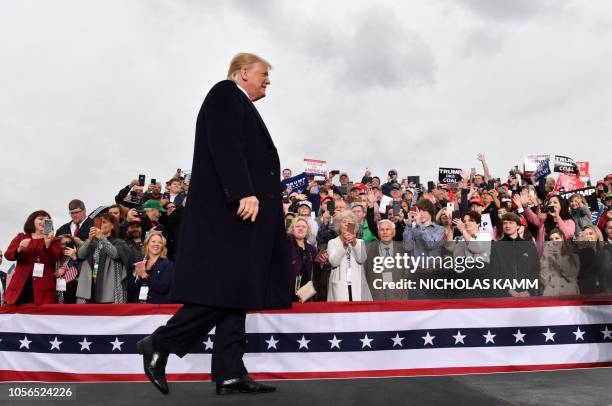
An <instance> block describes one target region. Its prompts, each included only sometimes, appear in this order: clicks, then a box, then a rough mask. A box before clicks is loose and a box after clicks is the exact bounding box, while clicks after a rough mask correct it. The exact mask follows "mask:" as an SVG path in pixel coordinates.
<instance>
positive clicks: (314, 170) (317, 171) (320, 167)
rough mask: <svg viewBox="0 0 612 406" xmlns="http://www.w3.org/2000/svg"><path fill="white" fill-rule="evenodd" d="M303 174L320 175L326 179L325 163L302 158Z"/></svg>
mask: <svg viewBox="0 0 612 406" xmlns="http://www.w3.org/2000/svg"><path fill="white" fill-rule="evenodd" d="M304 172H305V173H306V174H307V175H321V176H325V177H327V161H321V160H320V159H312V158H304Z"/></svg>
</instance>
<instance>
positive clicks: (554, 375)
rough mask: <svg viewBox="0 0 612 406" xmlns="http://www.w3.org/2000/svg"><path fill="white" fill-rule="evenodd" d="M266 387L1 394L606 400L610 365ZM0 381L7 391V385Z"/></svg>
mask: <svg viewBox="0 0 612 406" xmlns="http://www.w3.org/2000/svg"><path fill="white" fill-rule="evenodd" d="M274 384H275V385H276V386H277V387H278V391H277V392H276V393H273V394H265V395H231V396H217V395H216V394H215V393H214V386H213V384H212V383H210V382H185V383H171V386H170V391H171V392H170V395H168V396H163V395H162V394H160V393H159V392H157V390H156V389H155V388H154V387H153V386H152V385H151V384H149V383H98V384H77V385H76V397H77V401H76V402H74V401H72V402H71V401H68V400H64V401H26V400H19V401H6V400H3V401H0V404H2V405H7V406H8V405H22V406H25V405H31V404H43V405H53V404H57V405H66V404H70V403H73V404H78V405H79V406H81V405H87V406H89V405H104V406H110V405H130V406H132V405H134V406H135V405H147V406H153V405H155V406H157V405H248V406H252V405H253V406H257V405H265V406H275V405H282V406H301V405H308V406H325V405H333V406H343V405H359V406H369V405H385V406H396V405H446V404H448V405H455V406H458V405H471V406H474V405H476V406H489V405H538V406H540V405H580V406H586V405H589V406H590V405H612V368H596V369H582V370H568V371H553V372H522V373H506V374H487V375H463V376H442V377H415V378H385V379H327V380H305V381H286V380H285V381H275V382H274ZM9 385H11V384H6V383H5V384H0V390H2V391H3V393H6V390H7V388H6V387H7V386H9Z"/></svg>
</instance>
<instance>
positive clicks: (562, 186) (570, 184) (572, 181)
mask: <svg viewBox="0 0 612 406" xmlns="http://www.w3.org/2000/svg"><path fill="white" fill-rule="evenodd" d="M585 186H586V184H585V183H584V182H583V181H581V180H580V178H578V177H577V176H575V175H569V174H566V173H562V174H561V175H559V177H558V178H557V182H556V183H555V189H554V191H555V192H560V191H563V192H571V191H573V190H577V189H582V188H584V187H585Z"/></svg>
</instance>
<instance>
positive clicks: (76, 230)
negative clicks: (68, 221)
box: [72, 224, 81, 235]
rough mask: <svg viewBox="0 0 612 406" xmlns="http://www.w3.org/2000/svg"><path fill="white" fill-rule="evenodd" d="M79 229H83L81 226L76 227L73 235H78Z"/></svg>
mask: <svg viewBox="0 0 612 406" xmlns="http://www.w3.org/2000/svg"><path fill="white" fill-rule="evenodd" d="M79 228H81V225H80V224H77V225H76V227H75V228H74V234H72V235H77V233H78V232H79Z"/></svg>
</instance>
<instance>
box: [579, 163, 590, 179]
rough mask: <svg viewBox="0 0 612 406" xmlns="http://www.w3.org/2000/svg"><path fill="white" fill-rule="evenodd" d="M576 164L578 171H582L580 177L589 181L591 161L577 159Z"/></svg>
mask: <svg viewBox="0 0 612 406" xmlns="http://www.w3.org/2000/svg"><path fill="white" fill-rule="evenodd" d="M576 166H578V171H579V172H580V173H579V175H578V176H580V179H581V180H583V181H585V182H586V181H587V180H589V178H590V177H591V174H590V173H589V172H590V168H589V167H590V164H589V161H576Z"/></svg>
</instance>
